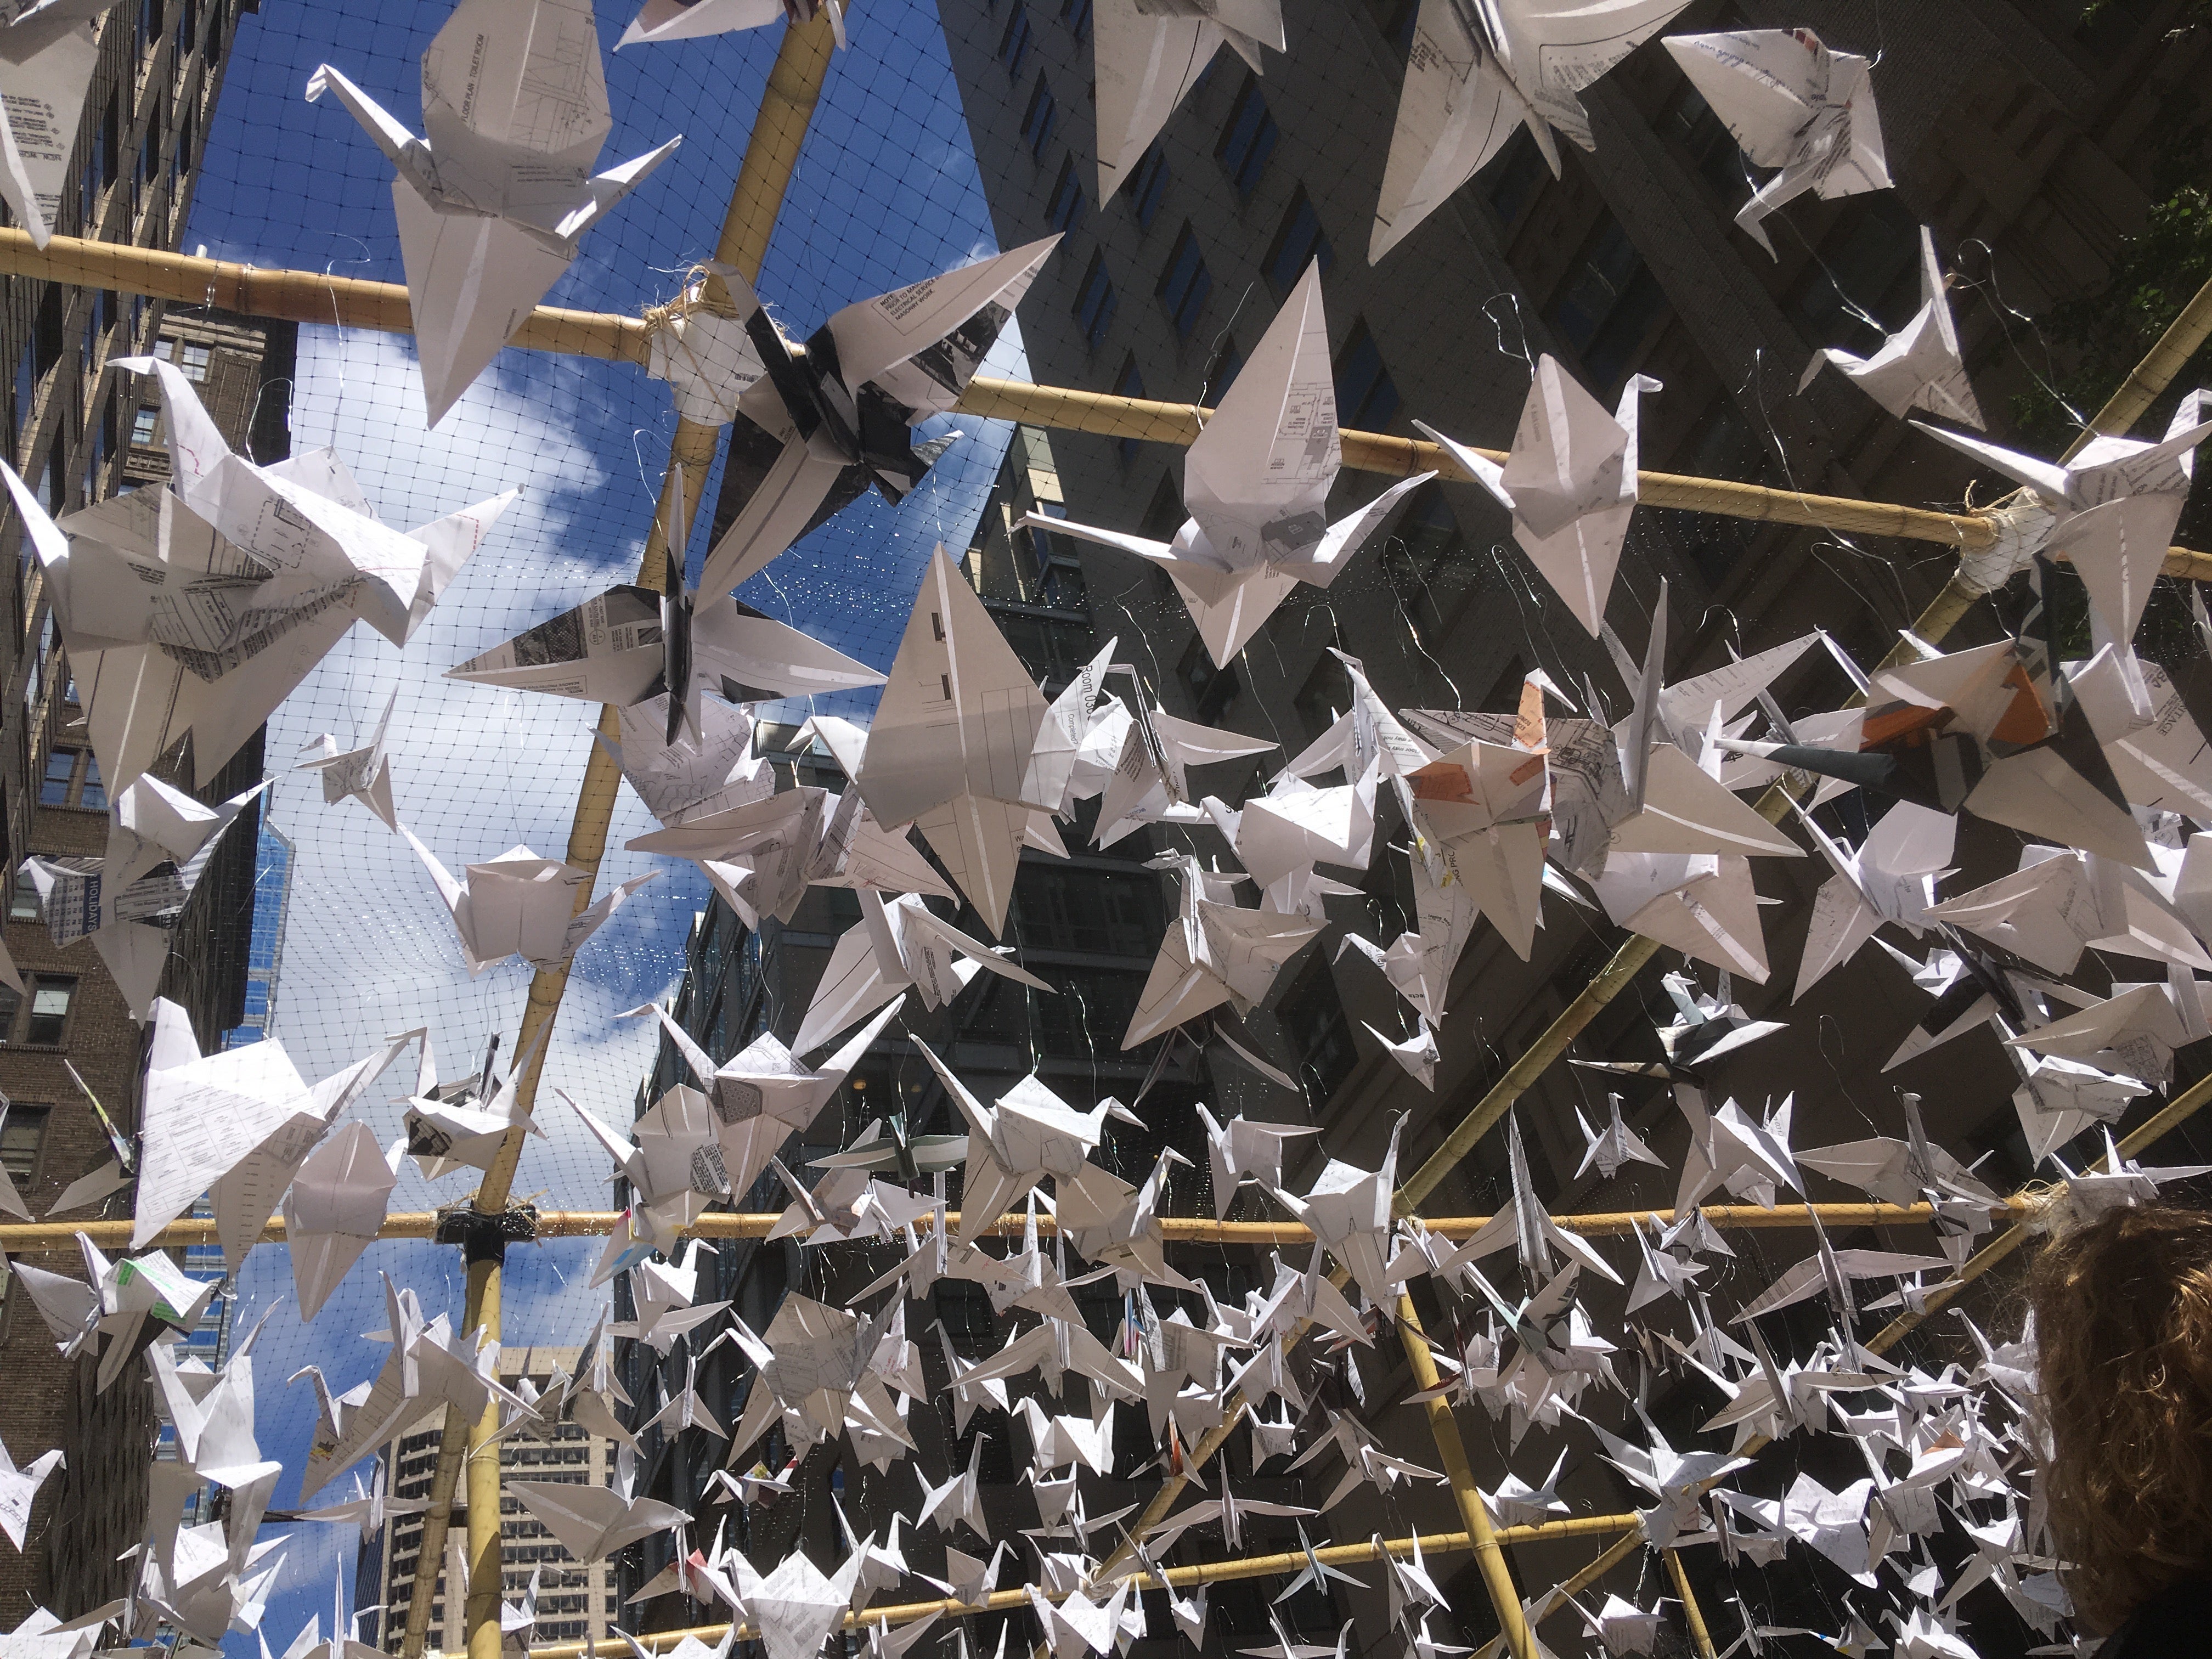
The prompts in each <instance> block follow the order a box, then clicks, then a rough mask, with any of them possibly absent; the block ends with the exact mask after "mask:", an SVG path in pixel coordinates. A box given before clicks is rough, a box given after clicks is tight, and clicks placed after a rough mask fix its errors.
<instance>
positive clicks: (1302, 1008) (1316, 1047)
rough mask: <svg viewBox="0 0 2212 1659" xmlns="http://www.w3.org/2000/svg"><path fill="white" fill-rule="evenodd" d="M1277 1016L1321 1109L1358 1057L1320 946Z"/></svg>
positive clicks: (1288, 992)
mask: <svg viewBox="0 0 2212 1659" xmlns="http://www.w3.org/2000/svg"><path fill="white" fill-rule="evenodd" d="M1275 1018H1276V1020H1277V1021H1278V1022H1279V1024H1280V1025H1281V1028H1282V1032H1283V1036H1284V1039H1285V1041H1286V1042H1289V1043H1290V1045H1291V1048H1292V1049H1293V1050H1294V1051H1295V1052H1296V1053H1297V1057H1298V1075H1299V1077H1300V1078H1301V1079H1303V1080H1304V1084H1305V1085H1306V1090H1307V1093H1308V1097H1309V1099H1310V1101H1311V1103H1312V1104H1313V1106H1314V1107H1315V1109H1319V1108H1320V1107H1321V1105H1322V1103H1323V1102H1324V1101H1326V1100H1328V1097H1330V1096H1331V1095H1333V1094H1334V1093H1335V1092H1336V1090H1337V1085H1339V1084H1340V1083H1342V1082H1343V1081H1344V1079H1346V1078H1347V1077H1349V1076H1351V1075H1352V1065H1353V1063H1354V1062H1355V1061H1356V1060H1358V1057H1359V1056H1358V1049H1356V1048H1354V1047H1353V1046H1352V1028H1351V1026H1350V1024H1348V1023H1347V1022H1346V1019H1345V1016H1344V1002H1343V999H1341V998H1340V997H1339V996H1338V995H1337V994H1336V978H1335V975H1333V974H1331V973H1330V972H1329V970H1328V958H1327V957H1324V956H1322V955H1321V954H1320V953H1319V952H1316V953H1315V954H1314V956H1313V957H1311V958H1310V959H1309V960H1308V962H1307V963H1306V966H1305V971H1304V972H1303V973H1301V974H1300V975H1298V976H1297V979H1296V980H1294V981H1292V982H1291V988H1290V989H1289V990H1288V991H1287V992H1285V994H1284V996H1283V1000H1282V1001H1280V1002H1279V1003H1278V1004H1277V1005H1276V1006H1275Z"/></svg>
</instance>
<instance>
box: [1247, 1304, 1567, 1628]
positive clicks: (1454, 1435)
mask: <svg viewBox="0 0 2212 1659" xmlns="http://www.w3.org/2000/svg"><path fill="white" fill-rule="evenodd" d="M1398 1338H1399V1340H1400V1341H1401V1343H1402V1344H1404V1346H1405V1349H1406V1358H1407V1361H1408V1362H1410V1363H1411V1364H1412V1366H1413V1386H1414V1388H1415V1389H1416V1390H1417V1391H1419V1390H1422V1389H1433V1388H1435V1387H1436V1386H1437V1360H1436V1356H1435V1355H1434V1354H1432V1353H1431V1352H1429V1340H1428V1338H1427V1336H1426V1335H1425V1334H1423V1332H1422V1330H1421V1315H1420V1310H1419V1309H1418V1308H1416V1307H1415V1306H1414V1305H1413V1297H1412V1296H1410V1295H1409V1294H1407V1292H1405V1291H1400V1292H1399V1293H1398ZM1423 1403H1424V1406H1425V1409H1426V1410H1427V1412H1428V1414H1429V1431H1430V1433H1431V1435H1433V1436H1434V1437H1435V1438H1436V1443H1437V1455H1439V1456H1440V1457H1441V1458H1442V1460H1443V1466H1444V1479H1445V1480H1448V1481H1449V1482H1450V1483H1451V1492H1452V1501H1453V1502H1454V1503H1455V1504H1458V1505H1459V1518H1460V1520H1461V1521H1462V1522H1464V1523H1465V1524H1466V1527H1467V1537H1468V1541H1469V1543H1470V1544H1471V1545H1472V1546H1473V1547H1474V1564H1475V1566H1476V1567H1477V1568H1478V1569H1479V1570H1480V1571H1481V1573H1482V1587H1483V1589H1485V1590H1486V1591H1488V1592H1489V1595H1490V1605H1491V1607H1492V1608H1493V1609H1494V1610H1495V1611H1496V1613H1497V1614H1498V1632H1499V1634H1500V1636H1501V1637H1502V1638H1503V1639H1504V1643H1505V1644H1506V1645H1507V1646H1508V1647H1510V1648H1511V1649H1512V1650H1513V1659H1536V1650H1535V1649H1534V1646H1533V1645H1532V1644H1531V1642H1530V1639H1529V1632H1528V1620H1527V1619H1526V1618H1524V1617H1523V1616H1522V1612H1521V1595H1520V1592H1519V1591H1517V1590H1516V1589H1514V1588H1513V1574H1512V1572H1511V1571H1510V1569H1509V1568H1508V1567H1507V1566H1506V1565H1505V1554H1504V1551H1502V1550H1500V1549H1499V1548H1498V1535H1497V1534H1496V1532H1495V1531H1494V1530H1493V1529H1492V1527H1491V1524H1490V1511H1489V1510H1487V1509H1486V1508H1485V1507H1484V1505H1483V1501H1482V1489H1481V1488H1480V1486H1476V1485H1475V1484H1474V1470H1473V1469H1472V1468H1469V1467H1468V1461H1467V1443H1466V1442H1465V1441H1464V1440H1462V1438H1461V1437H1460V1432H1459V1419H1458V1418H1456V1417H1455V1416H1454V1415H1453V1414H1452V1408H1451V1402H1450V1401H1449V1400H1446V1399H1444V1398H1443V1396H1441V1395H1431V1396H1430V1397H1429V1399H1428V1400H1427V1401H1425V1402H1423ZM1223 1478H1224V1479H1226V1478H1227V1477H1226V1476H1224V1477H1223Z"/></svg>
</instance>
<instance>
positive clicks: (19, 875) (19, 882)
mask: <svg viewBox="0 0 2212 1659" xmlns="http://www.w3.org/2000/svg"><path fill="white" fill-rule="evenodd" d="M38 919H39V884H38V883H36V882H34V881H33V880H32V879H31V878H30V874H29V872H27V871H18V872H16V876H15V894H14V896H12V897H11V898H10V900H9V904H8V920H9V921H37V920H38Z"/></svg>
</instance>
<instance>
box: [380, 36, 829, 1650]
mask: <svg viewBox="0 0 2212 1659" xmlns="http://www.w3.org/2000/svg"><path fill="white" fill-rule="evenodd" d="M835 46H836V36H835V33H834V32H833V30H832V28H831V26H830V20H829V17H828V15H817V17H815V18H814V19H813V21H811V22H807V23H804V24H792V25H789V26H787V27H786V28H785V30H784V34H783V43H782V45H781V46H780V47H779V48H778V49H777V52H776V57H775V64H774V66H773V67H772V68H771V69H770V70H769V78H768V85H767V87H766V88H765V89H764V91H763V94H762V96H761V105H760V108H759V110H758V112H757V113H756V114H755V116H754V119H753V129H752V134H751V137H750V139H749V141H748V142H747V143H746V145H745V157H744V162H743V164H742V165H741V166H740V167H739V168H738V178H737V181H736V183H735V185H733V186H732V190H731V192H730V205H729V209H728V211H727V212H726V215H725V216H724V218H723V221H722V231H721V235H720V238H719V239H718V240H717V243H716V246H715V249H714V256H715V258H717V259H718V260H719V261H720V262H721V263H723V264H729V265H732V266H735V267H736V268H737V269H738V270H741V271H743V272H744V275H745V277H746V280H747V281H749V282H750V281H757V279H758V277H759V276H760V270H761V265H762V263H763V261H764V260H765V259H766V258H767V256H768V244H769V234H770V233H771V232H773V231H774V230H775V221H776V217H777V216H778V214H780V213H781V210H782V207H783V199H784V196H785V194H786V192H787V191H788V190H789V189H790V186H791V180H792V177H793V174H794V173H796V172H797V171H798V167H799V150H800V148H801V146H802V145H803V143H804V142H805V137H806V129H807V126H808V125H809V124H810V123H811V121H812V120H813V118H814V108H815V106H816V104H817V103H818V102H819V101H820V100H821V97H822V88H823V82H825V81H826V80H827V79H828V77H829V58H830V54H831V52H833V51H834V49H835ZM708 299H709V301H710V303H720V304H721V305H725V306H726V305H727V304H728V302H729V295H728V294H727V292H726V290H725V289H724V288H723V286H722V283H721V279H720V277H714V278H710V279H709V283H708ZM719 440H720V428H717V427H713V426H706V425H702V424H701V423H699V422H694V421H682V420H679V421H678V422H677V427H676V435H675V437H674V439H673V440H672V441H671V443H670V445H669V467H668V471H667V474H666V475H665V477H664V478H663V479H662V482H661V489H660V496H659V501H657V502H656V503H655V506H654V510H653V526H652V528H651V530H650V531H649V532H648V533H647V538H646V544H645V552H644V555H643V556H642V558H641V560H640V561H639V571H638V580H639V582H640V583H641V585H642V586H648V587H651V586H659V583H660V580H661V578H662V574H663V573H664V572H665V569H666V568H667V566H666V562H667V560H668V558H669V557H670V556H671V551H672V553H673V555H674V556H675V557H677V558H679V559H680V558H682V557H683V556H684V550H683V549H682V548H681V547H677V548H674V549H672V550H671V546H670V541H669V532H670V530H671V526H676V525H684V526H689V525H690V524H692V523H693V522H694V521H695V520H696V515H697V512H698V507H699V501H700V498H701V495H702V494H703V492H704V491H705V489H706V484H707V474H708V470H709V469H710V468H711V467H712V466H713V465H714V451H715V448H716V447H717V444H718V441H719ZM679 479H680V480H681V483H680V484H679V483H678V480H679ZM679 489H680V491H681V499H680V501H679V499H678V492H679ZM599 731H600V732H601V733H602V734H603V735H605V736H609V737H612V736H615V735H617V733H618V732H619V726H618V723H617V715H616V713H615V711H614V709H613V708H604V709H602V710H601V711H600V714H599ZM621 782H622V779H621V774H620V771H619V769H617V767H616V765H615V763H614V762H613V761H612V760H611V759H610V758H609V757H608V755H607V752H606V749H605V745H604V744H597V743H594V744H592V748H591V754H590V757H589V759H588V761H587V762H586V766H585V770H584V783H583V787H582V788H581V789H580V790H579V791H578V793H577V798H576V815H575V818H574V823H573V825H572V826H571V828H570V830H569V834H568V855H567V856H568V862H569V863H570V864H573V865H575V866H578V867H579V868H581V869H586V870H589V871H590V872H592V876H593V878H594V880H593V881H592V882H589V883H586V884H583V885H581V886H580V887H579V888H578V889H577V890H576V903H575V908H576V909H577V911H579V912H580V911H582V910H583V909H584V908H586V907H587V906H588V905H589V904H590V903H591V902H592V887H593V886H594V885H596V878H597V876H598V873H599V860H601V859H602V858H603V857H604V856H605V853H606V848H607V836H608V831H609V829H610V827H611V824H612V823H613V819H614V808H615V799H616V795H617V791H618V790H619V788H620V787H621ZM567 989H568V969H567V968H566V967H562V968H557V969H541V970H539V971H538V973H537V974H536V975H534V976H533V977H532V980H531V982H530V996H529V1000H528V1001H527V1002H526V1003H525V1004H524V1006H523V1012H522V1030H521V1032H520V1036H518V1037H517V1039H516V1052H517V1053H521V1054H527V1053H529V1052H530V1050H531V1048H532V1045H533V1044H534V1043H536V1042H537V1038H538V1033H539V1032H540V1031H542V1030H544V1028H545V1027H546V1026H547V1025H549V1024H551V1022H552V1021H553V1020H554V1019H555V1018H557V1017H558V1015H559V1013H560V1011H561V1000H562V994H564V993H565V992H566V991H567ZM550 1046H551V1045H550V1043H545V1044H538V1052H537V1054H536V1055H535V1057H534V1058H533V1059H532V1062H531V1064H530V1065H529V1066H528V1067H527V1068H526V1070H525V1071H524V1073H522V1075H520V1076H519V1077H517V1078H516V1079H515V1080H514V1087H515V1103H516V1106H517V1109H519V1110H520V1112H521V1113H522V1114H523V1115H528V1114H529V1113H530V1112H531V1111H532V1110H533V1109H535V1107H536V1104H537V1098H538V1079H540V1077H541V1076H542V1075H543V1073H544V1066H545V1055H546V1052H547V1049H548V1048H550ZM523 1139H524V1132H523V1131H522V1130H521V1129H520V1128H515V1129H510V1130H508V1131H507V1136H506V1139H504V1140H503V1141H502V1142H501V1145H500V1150H499V1155H498V1157H497V1158H495V1159H494V1160H493V1164H492V1167H491V1169H490V1170H489V1171H488V1172H487V1173H486V1175H485V1176H484V1179H483V1183H482V1184H481V1185H480V1186H479V1187H478V1188H477V1194H476V1198H475V1201H474V1208H475V1209H476V1211H477V1213H478V1214H479V1215H484V1216H492V1215H497V1214H500V1213H501V1212H504V1211H505V1209H506V1208H507V1201H508V1199H509V1197H510V1196H511V1195H512V1193H513V1184H514V1175H515V1169H516V1166H517V1164H519V1163H520V1159H521V1156H522V1143H523ZM479 1225H481V1224H479ZM493 1249H494V1247H493V1246H492V1245H491V1244H489V1243H477V1244H474V1245H472V1246H471V1250H472V1251H474V1252H481V1253H483V1255H484V1257H485V1259H483V1260H480V1261H471V1262H470V1264H469V1281H468V1299H467V1304H466V1318H467V1321H468V1326H467V1328H469V1329H471V1330H473V1329H474V1328H477V1326H479V1325H481V1326H482V1327H483V1328H484V1329H485V1331H486V1332H487V1333H488V1334H489V1336H490V1337H491V1338H492V1339H493V1340H497V1338H498V1336H499V1332H500V1273H501V1259H500V1257H499V1256H498V1255H495V1254H493ZM454 1416H455V1413H451V1412H449V1413H447V1425H446V1432H445V1440H444V1443H442V1444H441V1446H440V1448H439V1455H438V1469H437V1473H436V1475H435V1477H434V1479H433V1484H432V1488H431V1507H430V1509H429V1510H428V1513H426V1514H425V1516H423V1525H422V1543H421V1545H420V1546H419V1547H418V1549H417V1553H416V1573H415V1587H414V1598H413V1600H412V1601H410V1604H409V1607H408V1610H407V1633H406V1638H405V1644H404V1647H403V1649H402V1652H403V1654H404V1655H405V1656H406V1659H417V1656H419V1655H420V1654H421V1653H422V1648H423V1644H424V1641H425V1638H427V1636H428V1631H429V1621H430V1599H431V1595H432V1593H433V1591H434V1589H435V1586H436V1583H437V1567H438V1563H439V1559H440V1557H441V1555H442V1553H443V1551H444V1547H445V1535H446V1531H447V1526H448V1525H449V1523H450V1521H451V1516H452V1510H453V1486H454V1484H455V1480H454V1475H453V1474H452V1473H450V1472H449V1471H451V1470H453V1469H454V1468H458V1466H459V1463H460V1462H461V1459H460V1457H459V1455H458V1454H457V1453H456V1451H455V1449H454V1448H455V1444H456V1442H457V1441H458V1439H459V1434H458V1430H459V1426H460V1425H458V1424H457V1423H455V1422H454V1421H453V1418H454ZM498 1431H499V1411H498V1407H497V1405H496V1404H494V1405H491V1406H489V1407H486V1408H485V1412H484V1415H483V1418H481V1419H479V1420H478V1421H477V1423H476V1424H475V1425H473V1427H472V1428H471V1431H470V1433H469V1436H468V1452H467V1459H466V1462H467V1468H468V1494H469V1522H468V1527H469V1530H468V1558H469V1597H468V1622H467V1632H468V1650H469V1659H499V1646H500V1630H499V1604H500V1589H501V1549H500V1508H499V1497H500V1474H499V1448H498V1447H497V1445H496V1444H495V1443H492V1438H491V1437H493V1436H494V1435H495V1434H496V1433H497V1432H498ZM441 1480H442V1482H443V1484H444V1491H443V1492H442V1493H441V1492H440V1491H439V1490H438V1483H439V1482H440V1481H441ZM434 1542H435V1547H436V1550H437V1552H438V1553H436V1554H434V1553H432V1549H433V1545H434Z"/></svg>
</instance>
